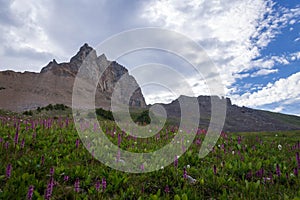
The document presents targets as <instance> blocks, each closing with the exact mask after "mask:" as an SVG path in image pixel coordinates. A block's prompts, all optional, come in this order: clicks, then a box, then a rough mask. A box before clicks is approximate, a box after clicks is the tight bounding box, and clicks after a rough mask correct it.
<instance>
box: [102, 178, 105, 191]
mask: <svg viewBox="0 0 300 200" xmlns="http://www.w3.org/2000/svg"><path fill="white" fill-rule="evenodd" d="M105 189H106V180H105V178H102V191H103V192H104V191H105Z"/></svg>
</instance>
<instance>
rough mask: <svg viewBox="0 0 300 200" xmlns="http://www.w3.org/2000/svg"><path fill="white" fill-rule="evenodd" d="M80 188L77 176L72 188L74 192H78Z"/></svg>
mask: <svg viewBox="0 0 300 200" xmlns="http://www.w3.org/2000/svg"><path fill="white" fill-rule="evenodd" d="M79 189H80V181H79V178H76V181H75V184H74V190H75V192H79Z"/></svg>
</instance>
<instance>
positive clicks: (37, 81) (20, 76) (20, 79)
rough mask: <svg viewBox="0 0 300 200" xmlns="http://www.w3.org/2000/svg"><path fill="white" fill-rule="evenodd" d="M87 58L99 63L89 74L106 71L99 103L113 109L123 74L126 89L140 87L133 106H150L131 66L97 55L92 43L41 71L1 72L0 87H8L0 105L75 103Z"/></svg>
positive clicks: (16, 108)
mask: <svg viewBox="0 0 300 200" xmlns="http://www.w3.org/2000/svg"><path fill="white" fill-rule="evenodd" d="M86 60H88V62H90V61H91V62H92V63H93V64H94V65H95V66H96V67H95V68H93V70H95V71H93V70H87V71H86V75H87V76H89V75H91V74H94V73H99V72H102V76H101V77H100V80H99V82H98V86H97V90H96V97H95V98H96V107H102V108H104V109H110V103H111V101H110V100H111V96H112V93H113V91H114V88H115V85H116V83H117V82H118V81H119V80H120V78H121V77H122V79H125V80H126V85H123V86H122V90H124V91H123V92H124V93H126V91H129V90H130V88H137V89H136V90H135V92H134V93H133V94H132V96H131V98H130V104H129V106H131V107H146V103H145V99H144V97H143V94H142V91H141V89H140V88H139V86H138V84H137V82H136V80H135V79H134V78H133V77H132V76H131V75H129V73H128V70H127V69H126V68H125V67H123V66H121V65H120V64H118V63H117V62H115V61H109V60H107V58H106V57H105V55H104V54H102V55H100V56H97V53H96V51H95V50H94V49H93V48H92V47H90V46H89V45H88V44H84V45H83V46H82V47H81V48H80V49H79V51H78V52H77V54H76V55H75V56H73V57H72V58H71V59H70V61H69V62H64V63H57V62H56V60H55V59H54V60H53V61H51V62H49V64H48V65H46V66H45V67H43V68H42V70H41V72H40V73H30V72H25V73H19V72H13V71H4V72H0V87H2V88H6V89H3V90H0V95H1V99H0V109H7V110H12V111H24V110H28V109H35V108H37V107H39V106H40V107H41V106H46V105H48V104H50V103H51V104H56V103H63V104H65V105H68V106H71V105H72V91H73V84H74V80H75V77H76V75H77V73H78V70H79V69H80V67H81V66H82V65H83V64H84V62H85V61H86ZM85 64H86V63H85ZM105 67H107V68H106V70H104V69H105ZM95 81H96V80H95ZM97 81H98V80H97ZM120 98H121V99H122V97H120Z"/></svg>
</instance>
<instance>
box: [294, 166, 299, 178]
mask: <svg viewBox="0 0 300 200" xmlns="http://www.w3.org/2000/svg"><path fill="white" fill-rule="evenodd" d="M294 174H295V176H297V177H298V168H297V167H296V168H294Z"/></svg>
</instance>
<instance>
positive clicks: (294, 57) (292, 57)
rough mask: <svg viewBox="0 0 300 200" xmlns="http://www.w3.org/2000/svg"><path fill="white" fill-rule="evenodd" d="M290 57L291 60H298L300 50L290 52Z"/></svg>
mask: <svg viewBox="0 0 300 200" xmlns="http://www.w3.org/2000/svg"><path fill="white" fill-rule="evenodd" d="M290 59H291V60H292V61H296V60H300V51H298V52H295V53H292V54H291V55H290Z"/></svg>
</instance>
